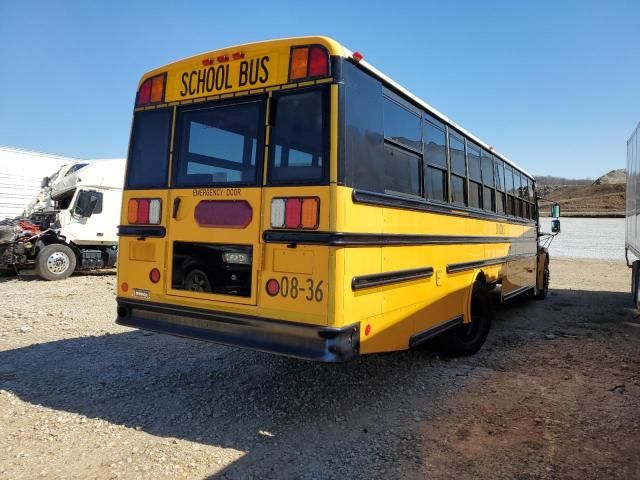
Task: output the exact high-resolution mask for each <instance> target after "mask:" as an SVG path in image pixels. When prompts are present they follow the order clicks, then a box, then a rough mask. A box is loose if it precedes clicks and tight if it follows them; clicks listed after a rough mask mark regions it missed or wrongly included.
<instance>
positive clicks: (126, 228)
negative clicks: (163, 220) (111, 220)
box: [118, 225, 167, 237]
mask: <svg viewBox="0 0 640 480" xmlns="http://www.w3.org/2000/svg"><path fill="white" fill-rule="evenodd" d="M166 234H167V231H166V230H165V228H164V227H161V226H159V225H158V226H153V225H118V236H120V237H164V236H165V235H166Z"/></svg>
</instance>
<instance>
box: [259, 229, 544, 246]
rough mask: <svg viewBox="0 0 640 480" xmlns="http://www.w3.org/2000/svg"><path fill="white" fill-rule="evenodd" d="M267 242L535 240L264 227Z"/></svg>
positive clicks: (337, 243) (382, 243)
mask: <svg viewBox="0 0 640 480" xmlns="http://www.w3.org/2000/svg"><path fill="white" fill-rule="evenodd" d="M262 238H263V240H264V241H265V242H266V243H288V244H298V243H302V244H311V245H328V246H337V247H342V246H354V247H357V246H383V247H384V246H389V245H460V244H481V243H515V242H526V241H530V242H535V238H534V237H492V236H469V235H413V234H402V233H399V234H396V233H349V232H317V231H316V232H304V231H289V230H287V231H279V230H266V231H265V232H264V233H263V235H262Z"/></svg>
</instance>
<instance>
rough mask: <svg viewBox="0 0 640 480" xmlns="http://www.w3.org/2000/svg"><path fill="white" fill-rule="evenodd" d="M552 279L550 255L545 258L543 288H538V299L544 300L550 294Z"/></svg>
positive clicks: (536, 297) (536, 295)
mask: <svg viewBox="0 0 640 480" xmlns="http://www.w3.org/2000/svg"><path fill="white" fill-rule="evenodd" d="M550 279H551V273H550V272H549V256H548V255H547V256H546V257H545V259H544V271H543V273H542V289H541V290H538V293H536V294H534V296H533V297H534V298H535V299H536V300H544V299H545V298H547V295H548V294H549V281H550Z"/></svg>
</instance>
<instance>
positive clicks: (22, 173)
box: [0, 146, 86, 219]
mask: <svg viewBox="0 0 640 480" xmlns="http://www.w3.org/2000/svg"><path fill="white" fill-rule="evenodd" d="M79 162H80V163H86V161H83V160H80V159H78V158H72V157H63V156H60V155H51V154H48V153H41V152H33V151H30V150H23V149H20V148H12V147H5V146H0V219H3V218H14V217H17V216H20V215H22V214H23V211H24V209H25V207H26V206H27V204H28V203H29V202H31V201H32V200H33V199H34V198H35V197H36V195H38V193H39V192H40V188H41V187H42V180H43V178H44V177H47V176H48V175H51V174H52V173H53V172H55V171H57V170H58V169H60V167H62V166H63V165H68V166H72V165H74V164H76V163H79Z"/></svg>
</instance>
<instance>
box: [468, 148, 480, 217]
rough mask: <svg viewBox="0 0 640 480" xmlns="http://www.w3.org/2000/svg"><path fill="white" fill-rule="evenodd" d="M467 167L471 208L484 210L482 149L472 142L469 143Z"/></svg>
mask: <svg viewBox="0 0 640 480" xmlns="http://www.w3.org/2000/svg"><path fill="white" fill-rule="evenodd" d="M467 165H468V167H469V206H470V207H474V208H482V167H481V166H480V149H479V148H478V147H477V146H475V145H473V144H472V143H471V142H467Z"/></svg>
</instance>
